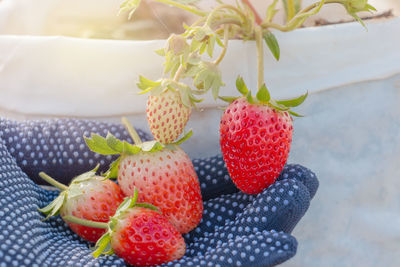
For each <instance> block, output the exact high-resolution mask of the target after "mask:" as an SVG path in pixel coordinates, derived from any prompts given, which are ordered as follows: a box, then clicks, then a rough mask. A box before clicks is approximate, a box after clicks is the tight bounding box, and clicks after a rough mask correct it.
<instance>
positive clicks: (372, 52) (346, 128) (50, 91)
mask: <svg viewBox="0 0 400 267" xmlns="http://www.w3.org/2000/svg"><path fill="white" fill-rule="evenodd" d="M225 2H229V1H225ZM231 2H233V1H231ZM251 2H252V3H253V4H254V5H255V6H256V8H257V10H265V8H266V7H267V6H268V5H269V4H270V3H271V2H272V1H261V0H253V1H251ZM311 2H314V1H310V0H307V1H303V4H304V5H307V4H309V3H311ZM120 3H121V1H120V0H84V1H82V0H35V1H33V0H0V93H1V97H0V116H3V117H8V118H11V119H17V120H24V119H38V118H51V117H75V118H89V119H97V120H105V121H113V122H118V121H119V118H120V116H122V115H125V116H129V118H130V119H131V120H132V121H133V122H134V124H135V125H136V126H139V127H141V128H144V129H147V127H148V126H147V122H146V119H145V117H144V109H145V101H146V97H145V96H142V97H139V96H137V95H136V92H137V89H136V86H135V82H136V81H137V76H138V75H139V74H143V75H145V76H148V77H149V78H154V79H157V78H159V77H160V75H161V74H160V73H161V67H162V58H160V57H159V56H157V55H155V54H154V53H153V50H155V49H158V48H160V47H163V46H164V41H163V39H165V38H167V37H168V36H169V34H171V33H173V32H175V33H179V32H181V31H182V23H183V22H185V23H187V24H190V22H191V21H193V19H194V17H193V16H192V15H190V14H188V13H186V12H183V11H180V10H178V9H176V8H172V7H166V6H165V5H162V4H159V3H155V2H153V1H143V4H142V5H141V7H140V8H139V9H138V10H137V12H136V13H135V14H134V16H133V18H132V19H131V20H128V19H127V14H121V15H120V16H117V14H118V7H119V5H120ZM369 3H371V4H372V5H373V6H375V7H376V8H377V9H378V12H377V13H376V14H374V15H378V17H379V18H377V19H373V20H368V21H367V22H366V24H367V28H368V31H366V30H365V29H363V28H362V27H361V26H360V25H359V24H357V23H340V24H336V23H338V22H350V21H352V18H351V17H350V16H348V15H347V14H346V12H345V10H344V9H343V8H342V7H341V6H339V5H329V6H325V7H323V8H322V10H321V12H320V13H319V14H318V15H317V16H315V17H313V18H312V19H310V20H308V21H307V22H306V23H305V26H306V27H304V28H302V29H299V30H296V31H295V32H291V33H276V36H277V39H278V41H279V43H280V47H281V59H280V61H279V62H276V61H275V60H274V59H273V57H272V56H271V54H270V53H269V51H265V59H266V62H265V76H266V80H267V84H268V86H269V88H270V90H271V92H272V94H273V96H274V97H276V98H285V97H291V96H297V95H300V94H302V93H304V92H305V91H307V90H308V91H309V92H310V95H309V98H308V100H307V101H306V102H305V103H304V104H303V105H302V106H301V107H300V108H299V109H298V110H297V111H296V112H299V113H301V114H305V115H306V116H305V117H304V118H300V119H295V122H294V123H295V127H294V129H295V130H294V138H293V144H292V149H291V154H290V158H289V162H292V163H300V164H303V165H304V166H307V167H309V168H310V169H312V170H313V171H314V172H315V173H316V174H317V176H318V177H319V180H320V188H319V191H318V192H317V195H316V197H315V199H314V200H313V202H312V203H311V206H310V209H309V211H308V212H307V214H306V215H305V217H304V218H303V219H302V220H301V221H300V223H299V225H298V226H297V227H296V228H295V230H294V233H293V234H294V235H295V236H296V238H297V239H298V242H299V246H298V253H297V255H296V256H295V257H294V258H293V259H291V260H290V261H288V262H286V263H284V264H283V265H282V266H318V267H319V266H340V267H342V266H371V267H372V266H393V267H395V266H396V267H397V266H400V258H399V257H398V253H399V251H400V179H399V178H400V169H399V167H398V165H399V162H400V156H399V155H400V119H399V118H400V108H399V103H400V50H399V47H400V18H399V17H398V16H399V15H400V1H399V0H371V1H369ZM214 4H215V1H211V0H203V1H201V2H200V3H199V5H200V6H202V7H204V8H210V7H211V6H213V5H214ZM260 13H261V14H262V13H263V12H260ZM368 16H371V14H368V13H367V14H363V17H368ZM283 21H284V14H283V13H282V12H281V13H279V14H278V16H277V22H281V23H283ZM331 23H333V24H331ZM321 25H326V26H321ZM314 26H320V27H314ZM158 39H160V40H159V41H154V40H158ZM144 40H147V41H144ZM255 67H256V62H255V46H254V43H252V42H248V43H243V42H241V41H235V42H232V43H231V44H230V49H229V51H228V54H227V56H226V59H225V60H224V62H223V64H222V65H221V68H222V72H223V78H224V80H225V82H226V84H227V85H226V87H225V88H223V89H222V90H223V92H224V94H235V90H234V89H233V88H234V85H233V84H234V80H235V79H236V75H238V74H240V75H242V76H243V77H244V78H245V80H246V82H248V83H249V85H250V86H255V80H256V69H255ZM221 105H222V104H221V103H215V101H214V100H213V99H211V98H210V99H206V100H205V101H204V104H202V105H201V106H200V111H195V112H194V113H193V115H192V118H191V121H190V122H189V125H188V128H193V129H194V132H195V135H194V136H193V137H192V138H191V139H190V142H188V143H187V144H185V146H184V149H185V150H186V151H187V152H188V154H189V155H191V156H192V157H200V156H210V155H214V154H216V153H219V144H218V129H219V118H220V116H221V110H220V109H218V107H219V106H221Z"/></svg>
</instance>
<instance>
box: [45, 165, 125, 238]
mask: <svg viewBox="0 0 400 267" xmlns="http://www.w3.org/2000/svg"><path fill="white" fill-rule="evenodd" d="M97 168H98V167H96V168H95V169H94V170H92V171H89V172H86V173H84V174H82V175H79V176H77V177H76V178H74V179H73V180H72V182H71V184H70V185H69V187H67V186H65V185H62V184H60V183H58V182H56V181H55V180H54V179H52V178H51V177H49V176H48V175H46V174H45V173H43V172H41V173H40V174H39V175H40V176H41V177H42V178H43V179H44V180H46V181H47V182H49V183H50V184H52V185H54V186H56V187H58V188H59V189H61V190H63V191H62V192H61V193H60V195H59V196H58V197H57V198H56V199H55V200H54V201H53V202H51V203H50V204H49V205H48V206H46V207H44V208H43V209H40V211H41V212H43V213H45V214H47V215H48V216H47V218H48V217H50V216H54V215H57V214H58V213H60V215H61V217H62V218H63V217H65V216H68V215H73V216H76V217H79V218H82V219H87V220H92V221H97V222H108V220H109V219H110V216H113V215H114V213H115V211H116V210H117V208H118V206H119V205H120V204H121V202H122V201H123V199H124V195H123V193H122V191H121V189H120V188H119V186H118V185H117V184H115V183H114V182H112V181H109V180H106V179H105V178H104V177H101V176H96V170H97ZM47 218H46V219H47ZM67 224H68V225H69V227H70V228H71V229H72V231H74V232H75V233H76V234H78V235H79V236H80V237H82V238H83V239H85V240H87V241H90V242H96V241H97V240H98V239H99V238H100V237H101V236H102V235H103V234H104V233H105V231H104V230H103V229H98V228H92V227H86V226H82V225H78V224H74V223H69V222H67Z"/></svg>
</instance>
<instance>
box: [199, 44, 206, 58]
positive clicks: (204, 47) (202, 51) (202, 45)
mask: <svg viewBox="0 0 400 267" xmlns="http://www.w3.org/2000/svg"><path fill="white" fill-rule="evenodd" d="M206 48H207V43H206V42H204V43H202V44H201V46H200V50H199V54H200V55H202V54H203V53H204V52H205V51H206Z"/></svg>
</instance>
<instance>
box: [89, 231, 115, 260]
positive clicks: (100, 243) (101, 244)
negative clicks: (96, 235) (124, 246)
mask: <svg viewBox="0 0 400 267" xmlns="http://www.w3.org/2000/svg"><path fill="white" fill-rule="evenodd" d="M110 242H111V235H110V233H108V232H107V233H105V234H104V235H103V236H102V237H100V239H99V240H97V242H96V250H95V251H94V252H93V257H95V258H97V257H99V256H100V255H101V254H103V252H104V251H105V250H106V249H107V247H108V245H109V244H110Z"/></svg>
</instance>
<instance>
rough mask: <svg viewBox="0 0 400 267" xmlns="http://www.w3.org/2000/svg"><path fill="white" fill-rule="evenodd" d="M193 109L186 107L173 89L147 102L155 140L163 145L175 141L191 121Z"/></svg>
mask: <svg viewBox="0 0 400 267" xmlns="http://www.w3.org/2000/svg"><path fill="white" fill-rule="evenodd" d="M191 111H192V108H191V107H188V106H185V105H184V104H183V102H182V100H181V96H180V95H179V93H178V92H177V91H175V90H173V89H169V90H166V91H164V92H162V93H161V94H159V95H150V96H149V97H148V100H147V109H146V114H147V120H148V122H149V126H150V130H151V133H152V134H153V136H154V139H155V140H157V141H158V142H160V143H163V144H169V143H172V142H173V141H175V140H176V139H177V138H178V137H179V135H180V134H181V133H182V132H183V129H184V128H185V126H186V123H187V122H188V120H189V117H190V113H191Z"/></svg>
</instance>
